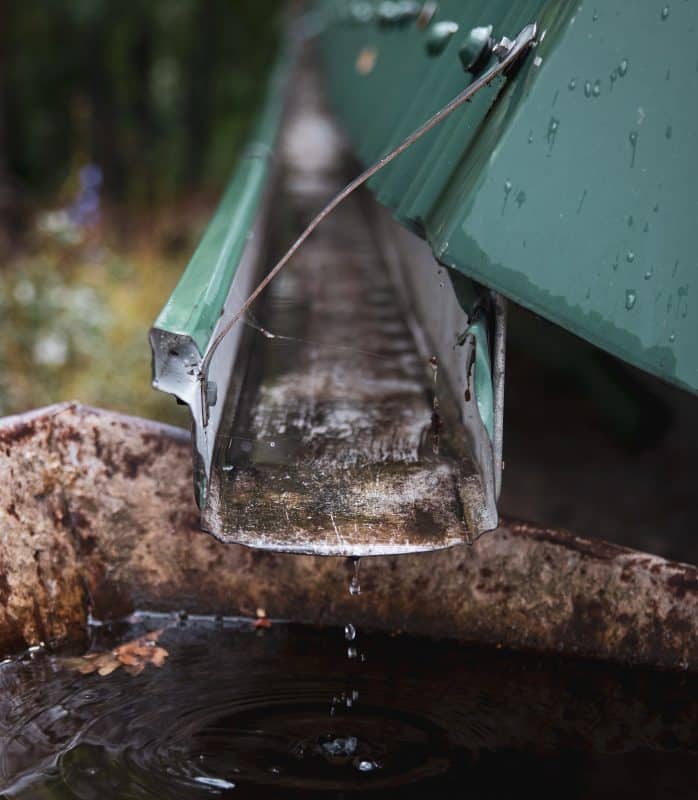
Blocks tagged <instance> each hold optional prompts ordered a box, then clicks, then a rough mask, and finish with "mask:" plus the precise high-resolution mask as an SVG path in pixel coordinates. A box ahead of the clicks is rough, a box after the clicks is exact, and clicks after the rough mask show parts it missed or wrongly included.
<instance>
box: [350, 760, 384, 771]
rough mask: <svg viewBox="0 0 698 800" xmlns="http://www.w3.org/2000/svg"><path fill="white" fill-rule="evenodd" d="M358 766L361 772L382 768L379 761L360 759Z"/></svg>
mask: <svg viewBox="0 0 698 800" xmlns="http://www.w3.org/2000/svg"><path fill="white" fill-rule="evenodd" d="M356 768H357V769H358V770H359V772H373V770H375V769H380V764H379V763H378V762H377V761H359V762H358V764H357V765H356Z"/></svg>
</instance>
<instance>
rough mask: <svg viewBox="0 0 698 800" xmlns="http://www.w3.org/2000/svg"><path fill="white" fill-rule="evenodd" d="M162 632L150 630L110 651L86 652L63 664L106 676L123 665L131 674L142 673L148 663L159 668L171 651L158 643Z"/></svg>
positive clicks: (79, 670)
mask: <svg viewBox="0 0 698 800" xmlns="http://www.w3.org/2000/svg"><path fill="white" fill-rule="evenodd" d="M162 633H163V630H162V629H161V630H157V631H150V632H149V633H146V634H145V635H144V636H139V637H138V639H134V640H133V641H131V642H126V643H125V644H122V645H119V647H117V648H115V649H114V650H111V651H110V652H108V653H86V654H85V655H84V656H82V657H81V658H66V659H64V661H63V665H64V666H66V667H67V668H68V669H76V670H77V671H78V672H80V673H82V674H83V675H89V674H90V673H92V672H97V673H99V675H101V676H102V677H106V676H107V675H111V673H112V672H114V671H115V670H117V669H119V667H122V666H123V668H124V670H125V671H126V672H127V673H128V674H129V675H134V676H135V675H140V674H141V672H143V670H144V669H145V668H146V666H147V665H148V664H152V665H153V666H155V667H158V668H160V667H163V666H164V665H165V659H166V658H167V656H168V655H169V653H168V652H167V650H165V648H164V647H159V646H158V645H157V644H156V642H157V641H158V639H159V638H160V636H161V635H162Z"/></svg>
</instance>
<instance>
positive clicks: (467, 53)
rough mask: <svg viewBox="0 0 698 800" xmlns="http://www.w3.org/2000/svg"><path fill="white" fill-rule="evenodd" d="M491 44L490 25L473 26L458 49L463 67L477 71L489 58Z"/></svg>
mask: <svg viewBox="0 0 698 800" xmlns="http://www.w3.org/2000/svg"><path fill="white" fill-rule="evenodd" d="M493 45H494V42H493V41H492V26H491V25H481V26H479V27H477V28H473V29H472V30H471V31H470V33H469V34H468V36H467V37H466V39H465V41H464V42H463V45H462V46H461V48H460V50H459V51H458V56H459V57H460V60H461V63H462V64H463V69H464V70H465V71H466V72H471V73H473V74H475V73H477V72H479V71H480V69H481V68H482V67H484V66H485V64H486V63H487V61H488V60H489V57H490V54H491V52H492V47H493Z"/></svg>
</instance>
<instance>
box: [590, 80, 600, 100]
mask: <svg viewBox="0 0 698 800" xmlns="http://www.w3.org/2000/svg"><path fill="white" fill-rule="evenodd" d="M592 94H593V95H594V97H598V96H599V95H600V94H601V81H594V88H593V89H592Z"/></svg>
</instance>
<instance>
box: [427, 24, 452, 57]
mask: <svg viewBox="0 0 698 800" xmlns="http://www.w3.org/2000/svg"><path fill="white" fill-rule="evenodd" d="M456 33H458V23H457V22H452V21H450V20H448V21H446V20H445V21H443V22H437V23H435V24H434V25H433V26H432V27H431V28H430V29H429V33H428V35H427V42H426V48H427V53H428V54H429V55H430V56H438V55H439V54H440V53H443V51H444V50H445V49H446V45H447V44H448V43H449V42H450V41H451V38H452V37H453V35H454V34H456Z"/></svg>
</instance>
